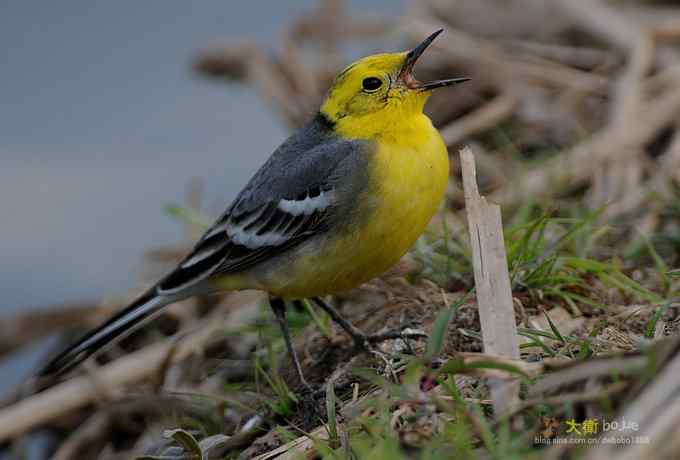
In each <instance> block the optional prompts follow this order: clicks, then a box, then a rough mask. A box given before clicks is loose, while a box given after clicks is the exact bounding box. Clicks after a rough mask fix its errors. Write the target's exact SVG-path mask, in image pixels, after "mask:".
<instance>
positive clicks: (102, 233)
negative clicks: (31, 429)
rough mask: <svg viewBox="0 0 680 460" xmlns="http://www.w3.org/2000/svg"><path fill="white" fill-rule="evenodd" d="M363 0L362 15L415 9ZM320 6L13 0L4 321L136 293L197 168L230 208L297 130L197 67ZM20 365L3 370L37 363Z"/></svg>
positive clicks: (2, 233)
mask: <svg viewBox="0 0 680 460" xmlns="http://www.w3.org/2000/svg"><path fill="white" fill-rule="evenodd" d="M349 3H350V11H351V12H352V13H355V14H359V15H361V14H364V13H366V12H369V11H370V12H382V13H387V14H391V15H396V14H398V13H399V12H400V10H401V8H402V7H403V5H402V2H401V1H394V0H363V1H361V0H355V1H351V2H349ZM316 5H317V2H316V1H313V0H308V1H306V0H297V1H287V2H284V1H270V0H249V1H245V2H236V1H221V2H217V1H200V2H190V1H186V0H135V1H127V2H121V1H99V0H72V1H68V2H48V1H44V0H3V1H2V2H1V3H0V43H2V45H0V293H1V295H0V318H2V315H9V314H11V313H15V312H17V311H19V310H21V309H27V308H30V307H41V306H46V305H49V304H55V303H59V302H62V301H71V300H83V299H98V298H103V297H106V296H111V295H119V294H124V293H125V292H127V290H128V289H129V288H131V287H132V286H134V285H135V282H136V281H137V279H138V276H139V274H140V270H141V260H142V255H143V253H144V251H145V250H146V249H150V248H152V247H156V246H160V245H165V244H172V243H175V242H177V241H178V240H179V238H180V236H181V228H180V226H179V225H177V224H176V223H175V222H173V221H172V220H171V219H169V218H168V217H167V216H166V215H165V214H164V212H163V206H164V205H165V204H167V203H171V202H181V201H183V200H184V198H185V195H186V190H187V186H188V184H189V181H190V179H191V178H193V177H198V178H200V179H202V180H203V182H204V184H205V194H204V196H205V198H206V202H207V203H208V205H211V208H212V210H213V211H215V212H219V211H220V209H219V208H221V207H225V206H226V205H227V204H228V202H229V200H230V199H231V198H232V197H233V196H234V195H235V194H236V193H237V192H238V190H239V189H240V187H241V186H242V185H243V184H244V182H245V181H246V180H247V178H248V177H249V176H250V174H252V173H253V172H254V171H255V169H256V168H257V167H258V166H259V165H260V164H261V163H262V162H263V161H264V160H265V159H266V158H267V156H268V155H269V154H270V153H271V151H272V150H273V149H274V148H275V147H276V146H277V145H278V144H279V143H280V142H281V141H282V139H283V138H284V136H285V135H286V134H287V131H286V129H285V127H284V126H283V125H282V124H281V123H280V122H279V120H277V119H276V118H275V116H274V115H273V114H272V113H271V112H270V111H269V110H268V108H267V107H265V106H264V104H263V103H262V102H261V101H260V100H259V99H258V98H257V96H256V95H255V94H254V93H253V92H251V91H249V90H247V89H245V88H243V87H240V86H232V87H230V86H226V85H223V84H219V83H214V82H210V81H206V80H203V79H201V78H200V77H197V76H196V75H195V74H193V73H192V72H191V70H190V68H189V64H190V62H191V60H192V58H193V57H195V56H196V52H197V51H198V50H200V49H204V48H205V47H207V46H208V45H210V44H214V43H215V42H216V41H217V42H219V41H220V40H229V39H242V38H246V37H248V38H252V39H255V40H257V41H258V42H259V43H261V44H263V45H265V46H270V47H272V48H275V47H276V45H277V38H278V37H279V36H280V33H281V31H282V29H283V27H284V26H285V24H286V23H288V22H289V21H290V20H291V19H292V18H293V17H295V16H296V15H298V14H300V13H301V12H304V11H307V10H310V9H311V8H313V7H315V6H316ZM218 203H219V205H218ZM0 320H1V319H0ZM22 367H23V366H22ZM9 369H11V371H9V370H8V368H7V367H6V366H4V367H0V375H2V376H3V377H10V376H11V377H14V378H16V377H18V376H19V375H20V374H22V371H23V370H24V369H19V368H17V367H16V365H15V366H14V367H10V368H9ZM3 374H4V375H3ZM3 380H6V379H3ZM12 380H13V379H12ZM5 383H7V382H5ZM2 386H3V387H4V385H2Z"/></svg>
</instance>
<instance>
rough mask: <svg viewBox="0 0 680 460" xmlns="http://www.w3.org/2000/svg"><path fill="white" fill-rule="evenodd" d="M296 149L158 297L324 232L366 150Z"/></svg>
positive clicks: (338, 143) (342, 144) (289, 149)
mask: <svg viewBox="0 0 680 460" xmlns="http://www.w3.org/2000/svg"><path fill="white" fill-rule="evenodd" d="M300 147H301V145H300V144H299V143H298V142H297V141H296V140H295V138H291V140H289V141H288V142H286V143H284V144H283V145H282V146H281V147H280V148H279V149H278V150H277V151H276V152H274V154H273V155H272V156H271V157H270V159H269V160H268V161H267V162H266V163H265V164H264V165H263V166H262V168H260V170H259V171H258V172H257V173H256V174H255V176H253V178H252V179H251V180H250V182H249V183H248V185H246V187H245V188H244V189H243V191H242V192H241V193H240V194H239V195H238V196H237V197H236V199H235V200H234V202H233V203H232V204H231V206H229V208H228V209H227V211H226V212H225V213H224V214H223V215H222V216H221V217H220V218H219V219H218V220H217V222H215V224H214V225H213V226H212V227H211V228H210V229H209V230H208V231H207V232H206V233H205V234H204V235H203V237H202V238H201V239H200V240H199V241H198V243H197V244H196V246H195V247H194V249H193V251H192V252H191V253H190V254H189V255H188V256H187V257H186V258H185V259H184V260H183V261H182V263H180V265H179V267H178V268H177V269H176V270H175V271H174V272H172V273H171V274H170V275H168V276H167V277H166V278H165V279H163V280H162V281H161V283H160V284H159V293H162V294H172V293H176V292H178V291H181V290H183V289H186V288H188V287H190V286H193V285H195V284H196V283H198V282H200V281H202V280H204V279H206V278H208V277H210V276H212V275H218V274H228V273H235V272H239V271H242V270H245V269H247V268H250V267H252V266H254V265H256V264H258V263H260V262H262V261H263V260H266V259H268V258H270V257H272V256H274V255H277V254H279V253H281V252H283V251H285V250H287V249H290V248H291V247H293V246H295V245H297V244H299V243H300V242H302V241H304V240H306V239H308V238H310V237H311V236H314V235H317V234H319V233H321V232H324V231H326V230H327V229H328V224H329V221H330V220H331V219H332V218H333V216H334V215H335V214H336V211H337V208H338V206H337V204H338V202H339V200H340V199H341V195H342V194H344V193H346V192H347V190H346V189H347V188H348V187H349V183H351V182H353V181H354V182H356V181H357V178H356V177H352V176H354V175H355V174H356V175H357V176H361V175H362V171H365V169H366V168H365V164H363V162H365V155H362V152H363V151H364V150H365V148H366V147H367V146H366V144H365V143H363V142H361V141H348V140H341V139H337V138H335V139H328V140H327V141H326V142H323V143H321V144H317V145H315V146H313V147H311V148H309V149H308V150H306V151H300ZM350 173H352V174H350ZM350 188H354V189H355V188H356V187H354V186H351V187H350Z"/></svg>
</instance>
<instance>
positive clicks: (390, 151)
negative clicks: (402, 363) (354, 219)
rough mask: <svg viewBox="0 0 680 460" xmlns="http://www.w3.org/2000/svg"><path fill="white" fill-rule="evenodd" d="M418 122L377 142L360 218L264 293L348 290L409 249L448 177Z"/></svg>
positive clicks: (433, 141) (439, 145)
mask: <svg viewBox="0 0 680 460" xmlns="http://www.w3.org/2000/svg"><path fill="white" fill-rule="evenodd" d="M422 118H423V120H422V125H418V126H415V127H414V135H411V136H409V135H400V136H399V138H398V139H396V138H389V137H388V138H383V139H380V140H379V142H378V146H379V147H378V148H377V151H376V152H375V153H374V156H373V159H372V160H371V164H370V169H371V171H370V178H371V179H370V181H369V184H370V185H369V187H368V190H366V191H365V192H364V193H365V196H364V197H362V199H361V202H362V204H361V206H362V207H364V209H361V210H360V212H359V214H361V215H364V216H366V218H365V219H363V220H362V221H361V222H360V223H359V224H357V225H353V226H351V229H350V231H349V232H348V233H347V232H346V233H344V234H342V235H334V236H332V237H330V238H329V239H328V240H326V241H325V242H324V243H323V244H322V245H321V247H318V248H315V250H313V251H309V252H308V253H306V254H305V255H304V256H302V257H301V258H300V259H298V261H297V263H295V264H294V265H296V267H294V268H293V267H290V268H291V269H290V270H289V271H287V274H286V275H285V276H286V278H287V279H286V280H285V281H284V282H283V283H281V285H280V287H279V286H276V287H274V286H272V287H273V289H272V287H270V288H269V290H270V292H272V293H273V294H276V295H281V296H284V297H289V298H300V297H312V296H318V295H325V294H331V293H334V292H338V291H342V290H346V289H350V288H353V287H356V286H358V285H360V284H362V283H364V282H366V281H368V280H370V279H371V278H374V277H376V276H378V275H380V274H382V273H383V272H385V271H386V270H387V269H389V268H390V267H392V266H393V265H394V264H396V263H397V262H398V261H399V259H400V258H401V257H402V256H403V255H404V254H405V253H406V252H407V251H408V250H409V248H411V246H412V245H413V244H414V243H415V241H416V239H417V238H418V237H419V236H420V235H421V234H422V233H423V231H424V230H425V228H426V227H427V225H428V223H429V222H430V220H431V218H432V216H433V215H434V213H435V212H436V211H437V210H438V208H439V205H440V203H441V200H442V198H443V196H444V193H445V191H446V185H447V182H448V176H449V162H448V153H447V150H446V146H445V145H444V142H443V141H442V139H441V136H440V135H439V133H438V132H437V131H436V130H435V129H434V128H433V127H432V125H431V123H430V120H429V119H428V118H426V117H425V116H423V117H422ZM419 122H420V120H419ZM402 134H403V133H402ZM331 234H332V231H331ZM281 281H283V280H281ZM274 284H278V283H274ZM277 291H278V292H277Z"/></svg>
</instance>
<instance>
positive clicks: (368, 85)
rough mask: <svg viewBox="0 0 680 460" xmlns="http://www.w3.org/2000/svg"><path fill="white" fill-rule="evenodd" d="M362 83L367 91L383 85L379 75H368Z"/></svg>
mask: <svg viewBox="0 0 680 460" xmlns="http://www.w3.org/2000/svg"><path fill="white" fill-rule="evenodd" d="M361 85H362V86H363V87H364V90H366V91H375V90H376V89H378V88H380V87H381V86H382V80H381V79H379V78H378V77H368V78H364V81H363V82H362V83H361Z"/></svg>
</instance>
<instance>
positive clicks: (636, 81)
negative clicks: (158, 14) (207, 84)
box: [0, 0, 680, 460]
mask: <svg viewBox="0 0 680 460" xmlns="http://www.w3.org/2000/svg"><path fill="white" fill-rule="evenodd" d="M455 5H456V7H455V8H454V7H452V6H451V3H450V2H445V1H443V0H427V1H418V2H411V3H410V6H409V10H408V12H407V13H406V14H405V15H404V16H403V17H402V18H400V19H399V21H397V22H395V23H392V22H391V21H388V20H386V19H381V18H370V19H366V18H363V19H361V20H357V19H355V18H353V17H351V16H350V15H348V14H347V13H346V11H345V10H343V8H342V2H340V1H332V0H327V1H323V2H321V5H320V7H319V9H318V10H317V11H314V12H311V13H310V14H308V15H306V16H305V17H303V18H300V20H298V21H296V22H295V23H293V24H291V25H290V26H289V27H287V28H286V29H285V31H284V34H283V37H284V40H283V42H282V46H281V48H280V49H279V52H278V54H269V53H266V52H264V51H263V50H262V49H261V48H260V47H259V45H257V44H254V43H248V44H245V45H244V44H238V45H225V46H224V47H222V48H214V49H211V50H207V51H205V52H204V53H202V54H201V55H200V56H198V58H197V59H196V62H195V68H196V69H197V71H199V72H200V73H201V74H202V75H205V76H208V77H211V78H220V79H228V80H230V81H236V82H241V83H245V84H248V85H252V86H253V87H254V88H255V89H256V90H257V91H258V92H259V93H260V94H261V95H262V96H263V99H264V100H265V101H266V102H267V103H269V104H270V105H271V106H272V108H273V110H275V112H276V113H278V114H280V115H281V116H282V117H283V118H284V120H285V121H286V122H287V123H288V124H289V125H290V126H291V127H295V126H298V125H299V124H300V123H302V122H303V121H304V120H305V119H306V118H307V117H308V115H309V113H313V111H314V110H315V108H316V107H317V106H318V104H319V102H320V100H321V98H322V97H323V92H324V89H325V88H326V87H327V86H328V84H329V83H330V81H331V78H332V76H333V75H334V74H335V73H336V72H337V70H338V69H339V68H341V66H342V65H343V64H344V60H343V59H342V57H341V56H342V49H343V46H344V45H345V44H346V43H347V42H348V41H349V40H358V41H361V42H364V43H370V39H371V37H372V36H375V35H380V34H391V36H392V37H393V38H394V39H395V41H401V42H402V43H403V45H404V47H406V46H407V45H409V44H411V43H415V42H416V41H419V40H420V39H422V37H424V36H425V35H427V34H428V33H430V32H432V31H433V30H435V29H436V28H439V27H443V28H444V29H445V33H444V34H443V36H442V37H441V38H440V39H439V40H438V41H437V42H435V44H436V52H435V53H433V54H432V55H431V56H430V57H429V58H426V59H424V60H423V62H422V63H420V64H419V69H418V74H419V75H420V77H421V78H422V79H427V78H429V77H433V78H441V77H445V76H449V75H467V76H471V77H473V82H471V83H468V84H466V85H465V87H460V88H458V89H455V90H443V91H442V92H441V93H438V94H437V96H436V97H434V98H433V99H432V101H431V103H430V105H429V106H428V111H429V113H430V115H431V117H432V119H433V120H434V122H435V123H436V125H437V126H438V127H439V128H440V129H441V131H442V133H443V135H444V138H445V140H446V142H447V145H448V146H449V148H450V152H451V160H452V170H451V181H450V189H449V191H448V194H447V199H446V203H445V206H444V207H443V209H442V211H441V213H440V214H439V215H438V216H437V217H436V218H435V219H434V221H433V222H432V225H431V226H430V229H429V230H428V232H427V234H426V235H424V236H423V237H422V238H421V239H420V241H419V242H418V244H417V245H416V247H415V248H414V250H413V251H412V252H411V253H410V254H409V255H408V256H407V257H405V258H404V259H403V260H402V262H401V263H400V264H399V265H398V266H397V267H395V268H394V269H393V270H392V271H390V272H389V273H387V274H385V275H384V276H383V277H381V278H380V279H377V280H374V281H372V282H370V283H368V284H367V285H365V286H363V287H362V288H361V289H357V290H354V291H351V292H348V293H344V294H343V295H339V296H337V297H336V298H335V299H333V301H334V302H336V303H337V304H338V306H339V307H340V308H341V309H342V310H343V312H344V313H345V314H346V315H347V316H348V317H349V318H350V319H351V320H353V321H354V322H355V324H356V325H357V326H359V327H361V328H362V329H364V330H366V331H367V332H378V331H381V330H383V329H385V328H390V327H395V326H408V327H411V328H413V329H417V330H423V331H425V332H427V333H428V338H427V339H422V340H409V341H403V340H396V341H391V342H387V343H385V344H384V345H383V349H382V351H383V352H385V353H386V354H387V355H389V356H390V359H389V360H388V361H387V362H382V361H379V360H376V359H374V358H373V357H372V356H366V355H358V356H356V355H355V354H354V353H353V352H352V349H351V341H350V340H349V339H348V338H347V337H346V336H344V335H343V333H342V332H341V331H339V330H337V329H336V328H335V326H334V325H332V324H330V322H329V320H328V318H327V317H325V316H324V315H323V314H321V313H318V312H315V313H314V314H310V312H309V311H300V312H298V311H293V312H291V317H290V322H291V326H292V327H293V329H294V330H295V331H297V332H298V333H297V334H296V343H297V346H298V347H299V353H300V356H301V357H302V359H303V365H304V367H305V373H306V375H307V376H309V379H310V381H311V382H312V383H315V384H319V385H324V386H325V387H326V389H327V391H326V396H325V399H324V400H321V401H318V404H316V407H312V406H310V405H309V404H308V403H304V401H302V400H301V398H300V397H299V394H298V390H299V388H298V382H296V380H295V376H294V373H293V372H291V369H290V366H289V365H288V357H287V356H285V355H284V354H283V350H284V348H283V344H282V342H281V340H280V336H279V334H278V332H277V331H276V329H275V326H274V324H273V322H272V321H271V320H270V318H269V316H268V313H267V310H266V308H263V306H262V298H261V296H259V294H257V293H238V294H231V295H227V296H224V297H221V298H220V297H214V298H209V299H199V300H197V301H195V302H188V303H184V304H181V305H177V306H175V307H173V308H170V309H169V310H168V312H167V313H165V314H164V315H163V317H161V318H160V319H159V321H157V322H155V323H154V324H152V325H149V326H147V327H145V328H144V329H143V330H141V331H139V332H138V333H136V334H134V335H132V336H130V337H129V338H127V339H126V340H125V341H123V342H122V343H121V344H120V345H119V346H117V347H116V348H114V349H112V350H110V351H108V352H107V353H106V354H105V355H103V356H101V357H100V358H99V360H98V361H97V363H94V362H93V363H91V365H90V366H89V367H88V368H87V370H86V371H85V372H84V374H83V375H82V376H80V377H77V378H75V379H73V380H70V381H68V382H65V383H62V384H61V385H59V386H57V387H55V388H53V389H51V390H46V391H44V392H42V393H38V394H37V395H34V396H30V395H29V394H28V393H30V391H27V390H26V389H25V388H24V389H21V390H20V391H17V392H16V394H15V395H14V396H13V397H11V398H9V399H8V400H6V401H5V402H4V403H3V405H2V406H3V407H2V408H0V440H2V441H3V442H5V445H4V448H6V449H7V451H8V452H9V451H12V452H15V453H16V452H20V450H21V446H22V445H23V444H22V442H23V441H25V440H27V439H29V440H30V439H32V438H31V437H32V436H33V433H35V432H36V430H38V429H42V430H43V433H49V434H50V436H52V439H53V440H54V442H55V446H54V447H55V450H54V451H55V457H54V458H57V459H59V460H63V459H69V458H78V459H87V458H106V459H113V458H131V457H134V456H135V455H137V456H142V455H145V457H140V458H147V459H148V458H153V459H161V458H167V459H169V458H199V457H200V456H203V458H241V459H246V458H259V459H262V460H264V459H273V458H279V459H286V458H320V457H323V458H339V459H346V458H379V459H380V458H383V459H401V458H422V459H439V458H442V459H443V458H452V457H454V458H490V459H496V458H497V459H508V458H540V459H558V458H589V459H609V458H613V457H614V455H616V456H617V458H618V457H623V458H625V459H645V458H652V457H654V458H669V459H670V458H677V457H678V452H680V445H678V441H677V439H676V437H675V436H673V434H674V432H675V431H677V429H678V426H679V424H680V420H678V414H679V413H680V406H679V405H680V398H679V397H678V394H677V391H676V389H677V388H679V387H680V372H679V371H678V366H679V364H678V363H680V334H679V331H678V329H679V326H678V325H679V324H680V317H679V316H678V311H679V310H680V277H679V276H678V269H677V267H678V265H679V263H680V135H678V134H679V133H678V129H679V128H680V125H679V124H678V122H679V121H678V113H680V52H679V50H678V44H677V40H678V37H680V26H679V24H680V7H677V6H675V5H674V4H673V3H672V2H660V1H654V2H651V1H642V0H639V1H633V0H630V1H611V2H605V1H601V0H550V1H541V0H511V1H507V0H461V1H458V2H455ZM367 47H369V48H370V45H367ZM462 143H466V144H469V145H470V146H471V147H472V149H473V151H474V153H475V159H476V163H477V174H478V182H479V188H480V191H481V194H483V195H486V196H487V198H488V199H489V201H492V202H496V203H499V204H500V205H501V208H502V212H503V222H504V226H503V227H504V228H503V230H504V237H505V238H504V243H505V249H506V252H507V254H506V256H507V272H508V278H509V286H510V289H511V295H510V296H509V297H508V295H507V290H505V292H506V294H504V295H503V296H502V298H501V300H500V301H498V302H496V301H495V300H491V301H490V300H488V299H495V297H484V296H485V295H486V293H484V292H480V291H477V295H474V294H473V287H474V286H475V284H477V288H478V289H479V286H480V282H479V279H476V278H477V277H476V276H475V275H476V273H475V271H476V268H477V267H476V261H478V255H479V248H477V247H475V245H474V244H473V245H471V244H470V240H469V238H468V233H467V230H466V228H467V224H466V219H465V215H466V214H465V210H464V204H465V203H466V201H467V202H469V199H468V200H466V197H465V194H464V193H463V180H462V176H461V169H462V170H463V174H464V175H465V178H467V179H469V178H470V175H469V174H467V173H465V171H466V168H465V167H464V165H462V164H461V163H460V162H459V161H458V155H457V152H458V150H459V148H460V147H461V145H462ZM467 185H468V184H466V187H467ZM195 196H196V194H195V193H194V194H193V197H194V198H192V199H190V200H189V201H190V204H189V205H187V206H177V207H173V208H172V209H171V213H172V215H174V216H176V217H177V218H178V219H179V220H180V221H181V222H183V223H185V224H186V225H187V227H188V229H189V230H190V231H188V232H187V233H188V234H190V235H195V234H196V230H197V229H199V228H200V226H201V224H202V222H203V220H204V217H203V216H202V214H201V210H200V203H199V202H198V200H197V199H196V198H195ZM468 198H469V196H468ZM494 221H495V222H496V223H497V222H498V221H499V219H498V218H496V219H494ZM470 222H471V223H472V224H473V225H474V216H473V217H472V218H471V221H470ZM496 229H497V227H496ZM496 234H497V235H498V234H499V232H498V231H496ZM495 241H496V244H497V245H498V244H500V243H502V242H503V241H502V239H496V240H495ZM182 252H183V247H177V248H160V249H157V250H154V251H153V254H152V257H150V259H153V261H154V262H155V263H156V264H157V265H160V266H162V267H166V266H170V265H172V264H173V263H176V261H177V259H178V257H180V256H181V254H182ZM501 260H502V258H501ZM501 265H503V264H501ZM494 273H498V272H494ZM494 276H501V275H494ZM475 281H477V283H475ZM501 291H502V290H501ZM478 300H479V303H480V305H478ZM482 304H483V305H482ZM492 304H493V305H492ZM499 305H504V306H505V309H504V310H503V311H504V312H505V314H506V316H507V318H508V320H507V321H505V322H503V323H502V325H500V327H496V332H491V333H490V332H488V331H490V330H493V329H489V328H488V327H485V325H486V326H488V325H489V320H488V319H487V320H484V314H482V315H481V316H482V317H483V318H482V319H483V320H484V321H485V324H480V315H478V306H479V308H480V312H482V311H484V308H485V307H489V306H492V307H498V306H499ZM121 306H122V303H121ZM114 307H115V306H114ZM109 308H111V307H110V306H108V307H107V308H104V309H103V308H101V307H94V306H93V307H92V308H88V309H87V313H82V314H80V313H79V314H78V315H76V316H77V321H76V320H69V321H72V322H73V323H77V324H74V325H75V326H80V327H87V325H88V324H89V323H91V322H93V321H96V319H97V318H98V317H99V315H101V314H102V311H105V310H108V309H109ZM510 310H512V311H510ZM78 311H79V312H80V310H78ZM54 315H55V316H52V314H50V316H49V318H52V319H50V321H56V320H55V318H57V319H58V318H62V317H63V318H73V316H74V315H73V311H70V310H69V311H65V312H64V315H63V316H59V314H58V313H55V314H54ZM31 318H32V321H33V320H35V321H38V320H39V319H40V318H41V317H40V316H39V315H38V316H31ZM35 318H38V319H35ZM45 318H48V317H45ZM513 319H514V326H516V330H517V336H514V337H513V334H514V333H513V332H512V329H513V328H512V326H513V324H509V323H512V322H513ZM11 321H13V322H10V320H7V321H3V323H4V324H5V325H9V324H17V325H25V324H26V323H25V321H23V320H22V319H21V318H18V319H16V320H11ZM206 324H209V325H210V327H209V328H206V326H205V325H206ZM495 326H499V325H498V324H495ZM5 330H6V332H7V333H6V334H5V333H4V334H3V340H2V344H7V345H3V346H4V347H5V348H4V350H7V352H9V351H10V350H11V349H14V348H16V347H18V346H22V345H23V344H26V343H28V342H30V341H32V340H35V339H37V338H38V337H39V336H41V335H43V334H44V333H45V330H46V329H45V328H43V327H39V326H38V325H36V328H35V329H32V328H29V330H27V328H26V327H24V326H22V327H17V328H16V332H12V330H10V329H9V328H3V331H5ZM499 331H503V332H499ZM489 334H496V336H493V335H492V336H491V337H490V336H489ZM498 334H500V336H499V335H498ZM159 338H163V340H164V341H161V343H160V344H156V345H151V346H148V345H149V344H150V343H151V342H157V341H158V340H157V339H159ZM490 339H497V340H500V341H501V342H500V343H503V344H506V345H503V346H501V347H496V348H494V347H493V346H492V347H491V349H489V343H490ZM517 342H518V343H519V348H518V349H519V354H517V353H516V349H515V347H514V345H512V344H513V343H517ZM484 347H486V348H487V349H486V353H482V351H483V348H484ZM504 347H508V348H509V349H508V350H504V349H503V348H504ZM498 381H502V382H519V394H518V396H517V399H516V400H515V401H514V403H513V404H506V405H502V404H499V402H500V401H499V400H498V398H497V397H494V396H495V395H497V393H495V392H494V391H490V388H489V387H490V385H489V382H492V384H491V388H493V382H498ZM506 385H507V384H506ZM511 386H514V388H516V386H517V383H513V384H511ZM513 391H514V390H513ZM624 420H625V421H627V422H629V423H628V425H626V427H625V429H623V428H622V430H620V431H611V430H610V431H607V432H604V431H603V430H604V423H605V422H609V423H610V425H609V427H611V422H612V421H617V422H618V426H621V427H622V426H623V425H624V423H623V422H624ZM589 421H590V422H589ZM593 421H595V422H597V423H598V424H599V425H598V429H596V430H589V431H590V432H589V433H581V434H577V433H576V432H573V431H571V432H568V431H570V430H569V424H568V423H569V422H571V423H572V424H578V427H580V428H581V431H583V429H584V427H590V428H593V426H592V423H591V422H593ZM584 422H585V423H586V425H584ZM631 423H635V424H637V425H636V427H633V426H632V425H631ZM572 428H573V427H572ZM178 430H179V431H178ZM164 435H165V436H164ZM612 436H616V437H617V438H618V439H619V440H623V441H622V442H626V440H629V441H630V443H629V444H626V445H623V446H618V447H616V448H614V447H612V446H610V445H607V444H605V438H607V437H612ZM556 440H561V441H562V442H559V443H558V442H556ZM589 440H592V441H589ZM644 441H648V442H644Z"/></svg>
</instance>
